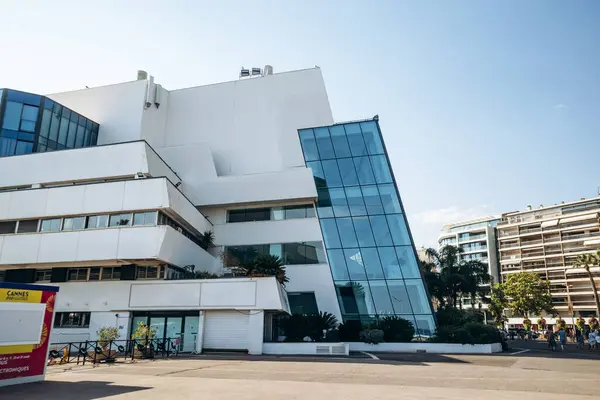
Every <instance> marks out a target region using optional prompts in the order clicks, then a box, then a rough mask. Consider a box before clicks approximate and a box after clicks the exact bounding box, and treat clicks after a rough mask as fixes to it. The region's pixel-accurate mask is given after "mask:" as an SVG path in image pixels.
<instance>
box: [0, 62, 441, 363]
mask: <svg viewBox="0 0 600 400" xmlns="http://www.w3.org/2000/svg"><path fill="white" fill-rule="evenodd" d="M265 70H266V69H265ZM2 98H3V99H5V100H6V99H8V97H7V94H6V91H3V97H2ZM40 98H41V100H40V103H39V105H38V106H37V107H38V112H37V115H36V118H37V120H36V122H35V130H34V136H35V137H34V139H33V143H34V145H33V146H32V148H31V152H30V154H23V155H20V154H21V153H19V155H17V154H16V153H12V154H9V153H7V154H5V155H7V156H11V155H12V156H11V157H3V158H0V169H1V170H3V171H11V173H10V174H0V279H2V280H5V281H9V282H23V283H26V282H27V283H31V282H40V283H42V282H43V283H48V282H51V283H52V284H56V285H59V286H60V295H59V297H58V298H57V302H56V312H57V314H56V315H57V318H56V321H55V329H54V330H53V335H54V336H53V337H52V338H51V342H69V341H79V340H88V339H89V340H94V339H95V338H96V331H97V329H99V328H100V327H102V326H117V327H118V328H119V330H120V332H121V337H122V338H127V337H129V335H130V333H131V332H132V330H133V329H135V326H136V325H137V323H138V322H145V323H147V324H149V325H151V326H153V327H154V328H155V329H156V331H157V333H158V336H159V337H173V336H174V335H175V336H177V337H179V338H180V345H181V348H182V350H186V351H187V350H192V349H196V350H199V349H202V348H204V349H233V350H247V351H250V352H252V353H260V352H261V348H262V343H263V341H264V340H275V339H277V326H276V325H277V315H279V314H281V313H287V312H292V313H315V312H318V311H327V312H330V313H332V314H334V315H336V316H337V317H338V319H339V320H340V321H342V320H348V319H356V318H359V319H372V318H377V317H378V316H380V315H389V314H394V315H400V316H402V317H405V318H407V319H408V320H410V321H411V322H412V323H413V325H415V329H416V331H417V333H418V335H420V336H423V337H426V336H430V335H431V334H432V333H433V331H434V330H435V324H434V320H433V317H432V313H431V306H430V304H429V301H428V299H427V296H426V295H425V289H424V285H423V282H422V279H421V276H420V273H419V271H418V269H416V270H415V266H416V265H417V264H416V253H415V250H414V245H413V243H412V238H411V236H410V233H409V230H408V226H407V224H406V218H405V216H404V210H403V209H402V206H401V203H400V197H399V195H398V192H397V188H396V185H395V181H394V180H393V178H392V175H391V169H390V165H389V160H388V158H387V155H386V153H385V152H384V151H383V141H382V136H381V131H380V129H379V125H378V124H377V122H376V121H365V122H363V123H353V124H348V125H344V124H341V125H337V126H336V125H333V124H334V121H333V116H332V114H331V108H330V106H329V102H328V98H327V92H326V90H325V84H324V82H323V78H322V75H321V71H320V69H318V68H311V69H307V70H300V71H293V72H287V73H280V74H271V73H267V74H264V75H263V76H259V77H254V78H248V79H240V80H236V81H232V82H224V83H219V84H214V85H207V86H198V87H191V88H185V89H179V90H171V91H168V90H166V89H164V88H162V86H161V85H159V84H155V83H154V79H153V78H152V77H150V79H145V78H142V79H138V80H136V81H131V82H126V83H121V84H116V85H110V86H103V87H98V88H91V89H83V90H76V91H71V92H64V93H57V94H51V95H47V96H46V97H40ZM10 101H13V100H12V99H11V100H10ZM50 102H52V104H53V105H52V107H50V106H49V104H51V103H50ZM23 104H26V103H25V102H24V103H23ZM47 104H48V107H46V105H47ZM57 104H59V105H60V106H61V107H62V108H61V110H60V112H59V113H58V114H57V115H58V117H56V116H55V115H54V114H55V105H57ZM6 106H7V104H5V102H3V107H4V109H6ZM11 107H12V108H14V107H13V106H11ZM23 108H24V106H23ZM42 109H43V111H40V110H42ZM46 110H50V111H51V112H49V113H46ZM64 110H68V111H69V112H70V114H69V117H67V116H66V115H64V114H63V113H64ZM25 114H26V115H27V118H30V117H29V115H30V114H31V115H33V113H31V112H30V111H27V113H25ZM40 114H41V116H40ZM46 114H48V116H49V118H50V120H51V122H50V125H49V128H48V129H46V126H47V124H46V123H45V122H44V116H45V115H46ZM5 115H6V113H5ZM15 115H16V114H15ZM23 115H24V111H23V110H21V114H20V119H19V124H20V125H19V129H21V128H23V126H24V125H23ZM73 115H76V116H77V121H75V120H74V118H75V117H73ZM83 116H85V117H83ZM80 117H81V118H83V119H80ZM40 118H41V119H40ZM13 119H14V118H13ZM55 119H57V120H58V121H59V122H57V129H58V131H57V132H58V135H57V136H56V140H55V139H54V137H55V135H54V121H55ZM88 120H89V121H97V123H98V124H99V125H98V129H97V135H95V136H94V132H95V129H94V126H95V125H93V124H95V123H96V122H94V123H93V124H92V125H91V129H90V136H89V137H90V141H89V142H88V141H86V137H87V136H86V135H87V134H86V132H87V126H88V123H87V121H88ZM26 121H29V119H26ZM32 121H33V119H32ZM80 121H82V122H83V123H82V124H80V123H79V122H80ZM63 122H64V126H65V127H66V128H65V130H66V137H65V141H64V143H66V144H61V138H62V136H61V131H62V129H63ZM71 122H77V123H76V124H75V125H73V126H74V127H72V126H71V125H72V124H71ZM14 126H15V127H16V125H14ZM80 126H81V128H82V129H83V135H84V136H83V141H82V145H81V146H78V145H77V143H79V142H80V138H79V132H80ZM312 127H321V128H315V129H314V130H313V129H312ZM356 127H358V130H352V129H353V128H356ZM25 129H33V128H32V126H31V125H29V126H28V125H27V123H25ZM309 131H310V132H311V133H312V134H313V135H315V138H316V139H315V140H316V145H317V146H318V148H319V151H320V149H321V146H323V145H325V144H324V143H325V142H327V141H329V142H328V143H330V144H331V143H334V146H336V147H335V149H336V150H335V151H338V148H339V149H341V147H339V146H343V145H342V143H346V147H347V148H348V151H352V152H354V151H358V150H357V149H358V148H359V147H360V143H362V147H363V148H364V149H365V150H364V151H365V154H358V153H356V154H355V153H350V154H349V155H348V156H345V157H342V156H341V154H337V153H335V155H336V157H335V158H331V159H329V158H327V159H325V158H322V159H321V158H320V159H318V160H315V161H318V163H319V164H322V167H323V171H324V172H323V173H324V175H322V174H321V170H319V169H318V168H317V167H316V164H315V165H313V164H310V165H309V161H308V160H307V159H306V152H307V150H306V149H304V148H303V146H304V144H305V140H304V137H305V135H306V133H305V132H309ZM17 132H20V131H17ZM71 132H74V133H73V134H74V135H75V136H74V139H73V140H74V145H73V146H69V143H71V142H70V138H71V136H70V135H71ZM17 140H18V139H17ZM50 141H52V146H48V143H50ZM301 141H302V144H301ZM373 141H376V144H377V143H378V146H379V147H377V148H374V147H372V144H373V143H374V142H373ZM42 142H43V143H44V144H45V145H46V147H45V148H44V149H43V150H42V147H36V146H37V145H38V144H40V143H42ZM54 143H57V144H54ZM86 143H87V145H86ZM59 145H60V146H59ZM61 146H64V147H61ZM369 146H371V147H369ZM71 147H73V148H71ZM303 149H304V151H303ZM369 149H371V150H369ZM55 150H60V151H55ZM373 151H375V153H373ZM25 153H27V152H25ZM355 158H356V160H355ZM348 160H350V162H351V163H354V162H355V163H356V164H352V165H353V167H352V170H350V169H345V170H341V171H340V170H338V173H337V175H336V174H333V175H332V169H331V167H332V166H333V165H334V164H333V163H335V166H336V168H338V165H342V164H344V163H345V164H344V165H349V164H348ZM310 162H313V161H310ZM332 162H333V163H332ZM367 166H368V168H367ZM351 171H354V172H353V173H354V175H355V176H356V175H357V174H358V176H357V179H358V181H357V182H356V183H355V184H349V183H348V185H346V184H344V185H341V186H340V185H338V184H337V183H336V182H337V181H336V179H338V178H339V179H346V178H348V177H349V176H350V175H352V172H351ZM369 171H370V175H369ZM340 173H341V174H342V176H341V177H340ZM334 175H335V176H334ZM339 179H338V180H339ZM348 179H349V178H348ZM369 179H371V180H372V181H368V180H369ZM344 182H346V181H344ZM347 182H349V181H347ZM340 189H341V190H344V198H343V202H346V203H347V206H346V208H348V212H349V213H350V214H348V215H347V216H345V217H343V216H342V215H341V214H340V213H339V212H340V210H341V209H340V208H339V207H341V206H340V204H341V202H342V198H341V197H340V193H341V192H340ZM358 193H360V196H359V195H358ZM328 199H329V200H328ZM359 200H360V202H362V203H361V204H362V206H360V205H359ZM327 201H330V202H331V203H332V204H329V205H327ZM315 204H317V205H318V206H317V207H315ZM333 204H335V205H333ZM332 207H334V208H335V207H338V208H335V211H334V212H335V214H334V215H331V216H325V214H324V212H327V211H328V210H329V209H331V208H332ZM361 207H362V208H361ZM359 208H360V210H363V209H364V212H362V213H361V211H360V210H359ZM338 217H339V219H338ZM326 219H330V220H331V221H333V223H334V224H336V230H337V229H340V230H339V231H337V233H336V235H338V236H337V240H341V241H343V243H341V242H340V246H335V245H331V244H332V243H334V241H335V240H336V239H335V238H334V237H333V236H331V235H332V233H331V230H329V228H330V227H331V226H333V225H332V223H331V221H328V222H324V221H325V220H326ZM344 224H346V225H344ZM351 224H352V225H351ZM207 231H211V232H213V234H214V246H213V247H210V248H207V246H206V245H205V244H204V242H203V239H204V236H203V235H204V233H205V232H207ZM351 232H352V233H351ZM348 235H350V236H354V240H355V242H351V241H349V240H350V239H348V237H349V236H348ZM324 236H325V244H324ZM367 237H370V238H371V239H370V241H369V239H367ZM340 252H341V254H342V255H343V256H342V257H340ZM257 254H273V255H277V256H279V257H281V259H282V260H283V263H284V264H285V267H286V273H287V276H288V278H289V283H287V284H286V286H285V288H283V287H281V286H280V285H279V284H278V283H277V282H276V281H275V279H274V278H252V277H239V276H235V277H232V275H233V271H234V270H232V269H231V267H232V265H231V264H229V261H230V260H232V259H234V260H237V262H243V261H247V260H248V259H249V257H253V256H256V255H257ZM343 271H346V272H345V274H344V272H343ZM332 272H333V274H338V273H341V274H342V275H335V276H332ZM194 273H211V274H216V275H218V276H223V277H228V278H227V279H225V278H223V279H200V280H198V279H193V280H190V279H187V278H190V277H192V274H194ZM357 283H360V284H361V285H362V290H359V289H358V286H357V285H356V284H357ZM350 298H352V299H354V300H353V303H352V302H351V301H350V300H349V299H350ZM351 303H352V304H351Z"/></svg>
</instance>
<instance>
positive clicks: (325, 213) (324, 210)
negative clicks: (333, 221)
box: [317, 189, 333, 218]
mask: <svg viewBox="0 0 600 400" xmlns="http://www.w3.org/2000/svg"><path fill="white" fill-rule="evenodd" d="M317 194H318V198H317V213H318V214H319V218H329V217H333V208H332V206H331V196H329V190H327V189H317Z"/></svg>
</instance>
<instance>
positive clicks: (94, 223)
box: [86, 215, 108, 229]
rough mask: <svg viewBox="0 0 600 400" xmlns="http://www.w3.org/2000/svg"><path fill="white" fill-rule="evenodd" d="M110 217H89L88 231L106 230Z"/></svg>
mask: <svg viewBox="0 0 600 400" xmlns="http://www.w3.org/2000/svg"><path fill="white" fill-rule="evenodd" d="M107 224H108V215H92V216H89V217H87V225H86V229H95V228H106V226H107Z"/></svg>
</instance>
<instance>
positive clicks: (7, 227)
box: [0, 221, 17, 235]
mask: <svg viewBox="0 0 600 400" xmlns="http://www.w3.org/2000/svg"><path fill="white" fill-rule="evenodd" d="M16 227H17V222H16V221H2V222H0V235H4V234H8V233H15V229H16Z"/></svg>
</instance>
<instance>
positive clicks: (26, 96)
mask: <svg viewBox="0 0 600 400" xmlns="http://www.w3.org/2000/svg"><path fill="white" fill-rule="evenodd" d="M6 98H7V99H8V100H12V101H16V102H19V103H25V104H31V105H33V106H39V105H40V101H41V99H42V98H41V96H39V95H37V94H32V93H25V92H19V91H17V90H9V91H8V93H7V95H6Z"/></svg>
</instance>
